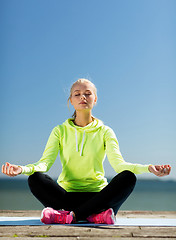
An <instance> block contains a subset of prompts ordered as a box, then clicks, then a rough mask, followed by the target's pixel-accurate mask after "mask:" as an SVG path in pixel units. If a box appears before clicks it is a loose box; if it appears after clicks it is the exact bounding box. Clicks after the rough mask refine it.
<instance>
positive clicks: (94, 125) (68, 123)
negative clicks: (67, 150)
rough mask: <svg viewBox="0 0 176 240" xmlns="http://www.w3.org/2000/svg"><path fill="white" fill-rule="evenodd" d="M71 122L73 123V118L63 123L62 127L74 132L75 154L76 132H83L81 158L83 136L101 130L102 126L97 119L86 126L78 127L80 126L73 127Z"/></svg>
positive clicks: (82, 143) (82, 142) (81, 153)
mask: <svg viewBox="0 0 176 240" xmlns="http://www.w3.org/2000/svg"><path fill="white" fill-rule="evenodd" d="M73 121H74V119H73V118H69V119H67V120H66V121H65V122H64V125H65V126H66V127H69V128H72V129H74V131H75V140H76V151H77V152H79V150H78V134H77V131H79V132H83V136H82V141H81V149H80V156H82V155H83V145H84V139H85V134H86V133H90V132H94V131H97V130H98V129H99V128H101V127H102V126H103V122H102V121H101V120H99V119H94V121H93V122H91V123H89V124H88V125H87V126H85V127H80V126H77V125H75V124H74V122H73Z"/></svg>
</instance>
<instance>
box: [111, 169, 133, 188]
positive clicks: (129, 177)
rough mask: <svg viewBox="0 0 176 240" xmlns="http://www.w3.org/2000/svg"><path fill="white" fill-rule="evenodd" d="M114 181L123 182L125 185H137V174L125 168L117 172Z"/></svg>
mask: <svg viewBox="0 0 176 240" xmlns="http://www.w3.org/2000/svg"><path fill="white" fill-rule="evenodd" d="M112 181H115V182H117V184H119V183H121V184H123V185H124V186H125V185H128V186H133V187H134V186H135V184H136V176H135V174H134V173H132V172H131V171H129V170H124V171H123V172H120V173H119V174H117V175H116V176H115V177H114V178H113V179H112Z"/></svg>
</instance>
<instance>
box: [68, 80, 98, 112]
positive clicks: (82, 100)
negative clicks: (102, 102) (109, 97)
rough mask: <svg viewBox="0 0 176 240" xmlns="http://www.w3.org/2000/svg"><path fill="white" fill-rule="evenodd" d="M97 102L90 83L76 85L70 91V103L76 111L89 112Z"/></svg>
mask: <svg viewBox="0 0 176 240" xmlns="http://www.w3.org/2000/svg"><path fill="white" fill-rule="evenodd" d="M96 101H97V97H96V96H95V93H94V88H93V86H92V85H91V84H90V83H86V82H84V83H76V84H75V86H74V87H73V89H72V93H71V97H70V102H71V104H72V105H73V107H74V109H75V110H76V111H81V110H91V109H92V108H93V106H94V105H95V103H96Z"/></svg>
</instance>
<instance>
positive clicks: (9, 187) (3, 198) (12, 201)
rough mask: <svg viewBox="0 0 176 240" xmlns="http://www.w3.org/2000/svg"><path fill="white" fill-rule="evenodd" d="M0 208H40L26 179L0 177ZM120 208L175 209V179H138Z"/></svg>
mask: <svg viewBox="0 0 176 240" xmlns="http://www.w3.org/2000/svg"><path fill="white" fill-rule="evenodd" d="M0 209H1V210H7V209H8V210H42V209H43V205H42V204H41V203H40V202H39V201H38V200H37V199H35V197H34V196H33V195H32V193H31V192H30V190H29V187H28V185H27V180H26V179H25V180H16V179H15V180H14V178H13V179H12V178H9V179H0ZM120 210H136V211H138V210H139V211H140V210H149V211H176V181H161V180H154V181H153V180H138V181H137V184H136V187H135V189H134V191H133V193H132V194H131V195H130V196H129V198H128V199H127V200H126V201H125V203H124V204H123V205H122V206H121V208H120Z"/></svg>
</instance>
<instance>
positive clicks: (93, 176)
mask: <svg viewBox="0 0 176 240" xmlns="http://www.w3.org/2000/svg"><path fill="white" fill-rule="evenodd" d="M69 101H70V102H71V104H72V105H73V107H74V109H75V112H74V115H73V118H70V119H67V120H66V121H65V122H64V123H63V124H61V125H58V126H56V127H55V128H54V129H53V130H52V132H51V135H50V137H49V139H48V142H47V145H46V147H45V151H44V153H43V156H42V158H41V159H40V160H39V161H38V162H37V163H35V164H29V165H27V166H17V165H13V164H10V163H6V164H5V165H3V166H2V172H3V173H4V174H6V175H8V176H17V175H19V174H26V175H29V178H28V183H29V187H30V189H31V192H32V193H33V195H34V196H35V197H36V198H37V199H38V200H39V201H40V202H41V203H42V204H43V205H44V206H45V208H44V210H43V211H42V216H41V221H42V222H43V223H45V224H49V223H62V224H65V223H73V222H78V221H80V220H87V221H89V222H93V223H105V224H114V222H115V215H116V213H117V211H118V209H119V208H120V206H121V205H122V203H123V202H124V201H125V200H126V199H127V197H128V196H129V195H130V194H131V192H132V191H133V189H134V186H135V183H136V177H135V174H141V173H147V172H151V173H153V174H155V175H157V176H159V177H162V176H166V175H168V174H169V173H170V171H171V167H170V166H169V165H164V166H163V165H141V164H132V163H128V162H125V161H124V159H123V157H122V155H121V153H120V150H119V145H118V141H117V138H116V136H115V134H114V132H113V130H112V129H111V128H109V127H108V126H105V125H104V124H103V123H102V121H100V120H99V119H96V118H94V117H93V116H92V109H93V107H94V105H95V104H96V102H97V90H96V87H95V85H94V84H93V83H92V82H90V81H89V80H87V79H79V80H77V81H76V82H75V83H74V84H73V85H72V87H71V90H70V97H69V99H68V102H69ZM58 152H59V154H60V160H61V163H62V172H61V174H60V176H59V178H58V180H57V183H56V182H54V181H53V180H52V179H51V178H50V177H49V176H48V175H46V174H43V172H47V171H48V170H49V169H50V167H51V166H52V164H53V163H54V161H55V159H56V157H57V155H58ZM106 154H107V157H108V160H109V162H110V163H111V165H112V167H113V168H114V169H115V171H116V172H117V173H118V174H117V175H116V176H115V177H114V178H113V179H112V181H111V182H110V183H109V184H108V183H107V180H106V178H105V177H104V169H103V161H104V159H105V156H106ZM58 209H65V210H58Z"/></svg>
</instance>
